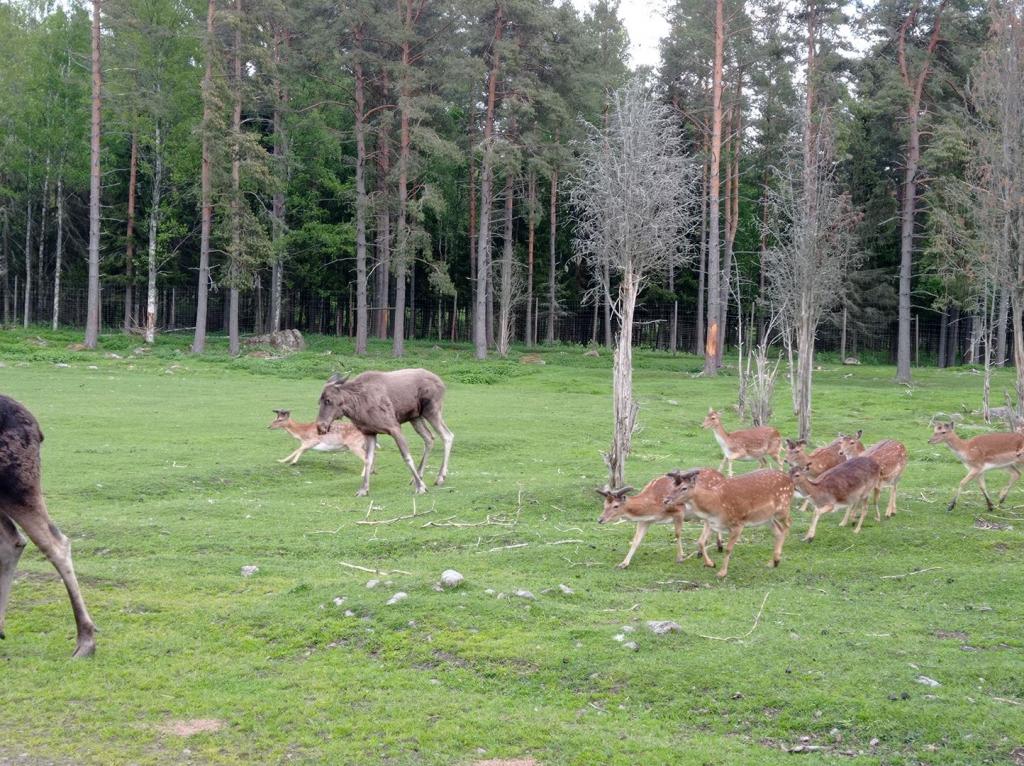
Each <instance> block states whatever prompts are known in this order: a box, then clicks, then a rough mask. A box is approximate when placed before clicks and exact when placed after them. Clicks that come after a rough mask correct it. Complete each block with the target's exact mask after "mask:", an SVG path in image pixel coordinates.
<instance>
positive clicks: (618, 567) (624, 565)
mask: <svg viewBox="0 0 1024 766" xmlns="http://www.w3.org/2000/svg"><path fill="white" fill-rule="evenodd" d="M628 566H629V564H627V563H626V562H625V561H622V562H619V563H618V564H616V565H615V568H616V569H625V568H626V567H628Z"/></svg>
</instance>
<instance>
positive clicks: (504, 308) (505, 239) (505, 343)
mask: <svg viewBox="0 0 1024 766" xmlns="http://www.w3.org/2000/svg"><path fill="white" fill-rule="evenodd" d="M513 196H514V194H513V190H512V173H511V172H509V173H508V174H507V175H506V177H505V222H504V227H503V229H502V237H501V238H502V249H501V293H500V295H499V298H500V309H499V311H500V314H499V319H498V322H499V323H498V354H500V355H501V357H502V359H504V358H505V357H506V356H508V350H509V346H510V345H511V343H512V299H513V296H512V254H513V242H512V212H513V205H514V200H513Z"/></svg>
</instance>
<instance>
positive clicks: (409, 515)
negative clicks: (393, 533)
mask: <svg viewBox="0 0 1024 766" xmlns="http://www.w3.org/2000/svg"><path fill="white" fill-rule="evenodd" d="M433 512H434V506H430V510H429V511H424V512H423V513H419V512H418V511H417V510H416V501H415V500H413V501H412V513H407V514H406V515H405V516H395V517H394V518H393V519H381V520H380V521H371V520H369V519H361V520H360V521H357V522H356V524H369V525H374V526H377V525H380V524H394V523H395V522H396V521H402V520H403V519H416V518H419V517H420V516H426V515H427V514H428V513H433Z"/></svg>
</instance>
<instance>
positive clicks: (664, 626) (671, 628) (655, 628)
mask: <svg viewBox="0 0 1024 766" xmlns="http://www.w3.org/2000/svg"><path fill="white" fill-rule="evenodd" d="M647 627H648V628H650V630H651V633H653V634H654V635H656V636H664V635H665V634H666V633H678V632H679V631H681V630H682V628H681V627H680V626H679V624H678V623H675V622H672V620H648V621H647Z"/></svg>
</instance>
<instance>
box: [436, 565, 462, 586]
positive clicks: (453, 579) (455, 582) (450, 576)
mask: <svg viewBox="0 0 1024 766" xmlns="http://www.w3.org/2000/svg"><path fill="white" fill-rule="evenodd" d="M465 579H466V578H465V577H463V576H462V575H461V574H459V573H458V572H456V571H455V570H454V569H446V570H444V571H443V572H441V586H442V587H444V588H458V587H459V586H460V585H462V583H463V581H464V580H465Z"/></svg>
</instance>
